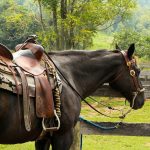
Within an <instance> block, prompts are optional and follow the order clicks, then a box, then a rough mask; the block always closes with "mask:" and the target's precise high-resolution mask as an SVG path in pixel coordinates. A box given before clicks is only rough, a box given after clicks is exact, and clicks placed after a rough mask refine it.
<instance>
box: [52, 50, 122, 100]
mask: <svg viewBox="0 0 150 150" xmlns="http://www.w3.org/2000/svg"><path fill="white" fill-rule="evenodd" d="M93 53H94V52H93ZM95 53H97V55H96V54H95V55H93V54H90V53H89V52H87V53H86V52H84V53H81V54H80V52H79V54H78V53H77V52H76V54H75V55H73V54H71V55H69V54H68V55H52V59H53V60H54V62H55V63H56V65H57V66H58V68H59V70H60V71H61V73H62V74H63V76H65V78H66V79H67V80H68V81H69V82H70V83H71V85H72V86H73V87H74V88H75V89H76V90H77V91H78V93H79V94H81V96H83V97H86V96H89V95H90V94H92V93H93V92H94V91H95V90H96V89H97V88H98V87H99V86H100V85H102V84H103V83H105V82H107V81H108V80H109V79H110V78H111V77H112V76H113V75H114V74H115V73H116V67H117V66H118V65H119V64H120V60H118V55H117V54H112V52H108V53H106V54H103V55H102V54H101V53H102V52H99V53H98V52H95Z"/></svg>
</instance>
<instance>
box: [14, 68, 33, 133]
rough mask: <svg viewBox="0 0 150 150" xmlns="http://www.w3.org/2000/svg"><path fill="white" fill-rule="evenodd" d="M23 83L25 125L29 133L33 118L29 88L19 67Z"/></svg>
mask: <svg viewBox="0 0 150 150" xmlns="http://www.w3.org/2000/svg"><path fill="white" fill-rule="evenodd" d="M16 69H17V71H18V73H19V75H20V77H21V81H22V89H23V111H24V123H25V128H26V130H27V131H30V130H31V118H30V97H29V88H28V82H27V78H26V75H25V73H24V72H23V71H21V69H20V68H19V67H16Z"/></svg>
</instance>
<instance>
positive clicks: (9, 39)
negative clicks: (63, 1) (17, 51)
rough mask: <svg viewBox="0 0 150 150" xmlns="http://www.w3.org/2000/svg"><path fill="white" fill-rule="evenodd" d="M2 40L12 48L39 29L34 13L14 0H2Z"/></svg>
mask: <svg viewBox="0 0 150 150" xmlns="http://www.w3.org/2000/svg"><path fill="white" fill-rule="evenodd" d="M0 14H1V15H0V22H1V24H0V33H1V34H0V41H1V42H2V43H3V44H6V45H7V46H9V47H10V48H12V49H13V48H14V46H15V45H16V44H17V43H19V42H22V41H23V40H24V38H26V37H27V36H28V35H29V34H33V33H35V32H36V30H37V29H38V26H39V25H38V23H37V22H36V21H35V19H34V15H33V14H32V13H31V12H29V11H28V10H27V9H26V8H25V7H23V6H22V5H17V3H16V2H14V0H8V1H0Z"/></svg>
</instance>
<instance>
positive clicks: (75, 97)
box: [0, 44, 144, 150]
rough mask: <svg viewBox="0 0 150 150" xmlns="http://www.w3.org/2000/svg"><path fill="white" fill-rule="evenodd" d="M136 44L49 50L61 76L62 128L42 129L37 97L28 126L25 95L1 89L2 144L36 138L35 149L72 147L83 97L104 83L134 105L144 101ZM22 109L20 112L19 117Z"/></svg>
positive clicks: (139, 105)
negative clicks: (27, 126)
mask: <svg viewBox="0 0 150 150" xmlns="http://www.w3.org/2000/svg"><path fill="white" fill-rule="evenodd" d="M134 51H135V47H134V45H133V44H132V45H130V46H129V48H128V50H126V51H121V52H120V51H119V50H114V51H108V50H96V51H88V50H75V51H72V50H66V51H61V52H50V53H49V54H48V56H49V59H51V60H52V61H53V63H54V64H55V66H56V70H57V71H58V74H59V76H60V78H61V82H62V91H61V97H60V98H61V116H60V123H61V125H60V129H59V130H58V131H54V132H47V133H46V135H45V136H44V138H42V139H38V137H39V135H40V134H41V132H42V125H41V124H42V123H41V122H42V119H41V118H38V117H37V116H36V114H35V101H34V99H33V100H32V101H31V123H32V128H31V130H30V131H29V132H28V131H26V129H25V125H24V119H23V104H22V99H23V98H22V96H20V104H18V102H17V94H14V93H12V92H10V91H7V90H4V89H1V90H0V144H16V143H24V142H28V141H35V149H36V150H49V148H50V146H52V150H69V149H70V147H71V144H72V142H73V129H74V127H75V125H76V123H77V121H78V119H79V115H80V110H81V99H84V98H86V97H87V96H89V95H91V94H92V93H93V92H94V91H96V90H97V89H98V88H99V87H100V86H102V85H103V84H104V83H106V82H107V83H109V84H110V86H111V87H112V88H114V89H116V90H117V91H118V92H120V93H121V94H122V95H123V96H124V97H125V98H126V99H127V100H128V101H129V103H130V106H131V107H132V108H133V109H140V108H141V107H142V106H143V105H144V92H143V88H142V84H141V82H140V80H139V74H140V70H139V68H138V67H137V64H136V62H135V59H134V57H133V54H134ZM19 110H20V111H21V115H20V117H19Z"/></svg>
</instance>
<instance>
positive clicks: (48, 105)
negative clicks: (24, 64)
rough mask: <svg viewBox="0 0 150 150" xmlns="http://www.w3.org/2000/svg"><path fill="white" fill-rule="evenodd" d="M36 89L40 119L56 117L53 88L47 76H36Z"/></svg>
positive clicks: (37, 110)
mask: <svg viewBox="0 0 150 150" xmlns="http://www.w3.org/2000/svg"><path fill="white" fill-rule="evenodd" d="M34 79H35V85H36V86H35V87H36V115H37V116H38V117H40V118H51V117H54V101H53V95H52V88H51V85H50V83H49V82H48V79H47V77H46V76H45V75H43V74H42V75H38V76H34Z"/></svg>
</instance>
